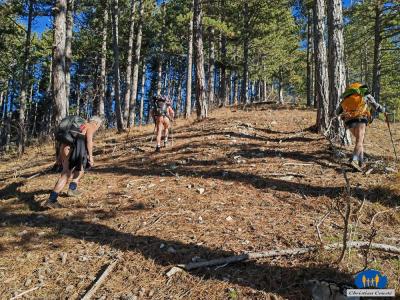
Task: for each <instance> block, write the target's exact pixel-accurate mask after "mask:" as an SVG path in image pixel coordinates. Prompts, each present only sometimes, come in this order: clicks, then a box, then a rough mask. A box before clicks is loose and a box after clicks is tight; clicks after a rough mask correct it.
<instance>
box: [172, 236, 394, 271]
mask: <svg viewBox="0 0 400 300" xmlns="http://www.w3.org/2000/svg"><path fill="white" fill-rule="evenodd" d="M342 247H343V244H341V243H336V244H330V245H326V246H324V247H323V249H324V250H335V249H340V248H342ZM368 247H369V249H371V250H377V251H382V252H388V253H392V254H397V255H400V248H398V247H395V246H391V245H386V244H376V243H370V242H348V243H347V248H357V249H364V248H368ZM318 249H319V248H318V247H315V246H311V247H305V248H294V249H286V250H271V251H264V252H250V253H245V254H240V255H233V256H228V257H223V258H216V259H212V260H208V261H202V262H195V263H188V264H182V265H178V266H177V267H179V268H183V269H185V270H186V271H190V270H194V269H198V268H203V267H212V266H217V265H224V264H230V263H235V262H242V261H247V260H253V259H258V258H267V257H278V256H290V255H300V254H307V253H311V252H315V251H317V250H318Z"/></svg>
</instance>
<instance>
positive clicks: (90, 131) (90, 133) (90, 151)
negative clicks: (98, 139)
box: [86, 128, 94, 166]
mask: <svg viewBox="0 0 400 300" xmlns="http://www.w3.org/2000/svg"><path fill="white" fill-rule="evenodd" d="M93 135H94V130H93V129H92V128H89V129H88V130H87V132H86V147H87V150H88V156H89V164H90V165H91V166H93V163H94V160H93Z"/></svg>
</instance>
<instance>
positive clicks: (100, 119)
mask: <svg viewBox="0 0 400 300" xmlns="http://www.w3.org/2000/svg"><path fill="white" fill-rule="evenodd" d="M92 122H96V123H97V124H98V125H99V126H101V124H103V119H102V118H100V117H99V116H93V117H91V118H90V119H89V123H92Z"/></svg>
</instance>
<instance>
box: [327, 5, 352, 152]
mask: <svg viewBox="0 0 400 300" xmlns="http://www.w3.org/2000/svg"><path fill="white" fill-rule="evenodd" d="M343 27H344V25H343V9H342V0H330V1H328V37H329V38H328V49H329V53H328V58H329V69H328V71H329V72H328V73H329V88H330V90H329V116H330V118H333V117H334V116H335V111H336V108H337V106H338V105H339V103H340V96H341V95H342V93H343V92H344V90H345V89H346V69H345V63H344V37H343ZM330 136H331V137H332V138H333V137H337V138H338V139H340V140H341V142H342V143H343V144H346V145H348V144H349V143H350V142H351V139H350V137H349V136H348V135H347V134H346V129H345V128H344V124H343V122H342V121H340V120H339V119H336V120H335V122H334V123H333V126H332V127H331V132H330Z"/></svg>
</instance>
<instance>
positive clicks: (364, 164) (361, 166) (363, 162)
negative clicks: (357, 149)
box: [358, 161, 367, 170]
mask: <svg viewBox="0 0 400 300" xmlns="http://www.w3.org/2000/svg"><path fill="white" fill-rule="evenodd" d="M358 166H359V167H360V168H361V169H363V170H364V169H365V167H366V166H367V164H366V163H365V161H359V162H358Z"/></svg>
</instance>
